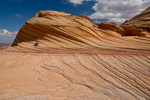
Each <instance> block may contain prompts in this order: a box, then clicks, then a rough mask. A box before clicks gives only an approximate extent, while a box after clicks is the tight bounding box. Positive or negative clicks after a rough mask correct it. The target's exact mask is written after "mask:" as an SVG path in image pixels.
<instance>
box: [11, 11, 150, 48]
mask: <svg viewBox="0 0 150 100" xmlns="http://www.w3.org/2000/svg"><path fill="white" fill-rule="evenodd" d="M130 35H131V36H144V37H145V35H143V34H142V35H141V30H137V29H135V30H134V28H125V27H120V26H117V25H116V24H114V23H107V22H105V23H104V22H102V23H101V24H99V28H98V27H97V24H94V23H93V22H92V21H91V20H90V19H89V18H88V17H87V16H85V15H80V16H73V15H71V14H68V13H64V12H57V11H40V12H38V13H37V14H36V15H35V16H34V17H33V18H31V19H30V20H28V21H27V22H26V23H25V24H24V25H23V26H22V28H21V29H20V31H19V32H18V34H17V36H16V38H15V40H14V42H13V43H12V46H13V48H12V49H22V48H24V49H25V48H26V49H33V50H37V49H39V48H40V49H41V48H43V49H48V48H72V49H75V48H112V49H113V48H114V49H115V48H122V49H126V48H129V49H146V50H147V49H150V47H149V42H150V39H149V38H144V39H143V37H123V36H130ZM37 38H40V44H39V46H38V48H36V47H34V46H33V45H34V43H35V40H36V39H37ZM137 41H138V43H137ZM143 43H144V44H143Z"/></svg>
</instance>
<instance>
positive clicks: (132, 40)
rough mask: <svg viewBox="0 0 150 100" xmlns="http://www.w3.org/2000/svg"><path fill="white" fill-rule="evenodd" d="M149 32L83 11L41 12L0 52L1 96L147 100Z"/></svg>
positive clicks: (149, 93)
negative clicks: (75, 13)
mask: <svg viewBox="0 0 150 100" xmlns="http://www.w3.org/2000/svg"><path fill="white" fill-rule="evenodd" d="M148 34H149V33H148V32H144V33H143V30H142V29H141V28H139V27H133V26H117V25H116V24H115V23H111V22H102V23H100V24H94V23H93V22H92V21H91V20H90V19H89V18H88V17H87V16H85V15H80V16H73V15H71V14H67V13H64V12H56V11H40V12H38V13H37V14H36V15H35V16H34V17H33V18H31V19H30V20H28V21H27V22H26V23H25V24H24V25H23V26H22V28H21V29H20V31H19V32H18V35H17V36H16V38H15V39H14V42H13V43H12V47H10V48H8V49H5V50H3V51H0V97H1V99H4V100H8V99H10V98H11V99H12V100H16V99H18V100H31V99H32V100H35V99H36V98H38V99H39V97H38V96H42V98H43V99H42V100H45V99H46V100H150V37H149V35H148ZM37 38H40V44H39V45H38V46H37V47H34V46H33V45H34V43H35V39H37ZM11 96H12V97H11ZM38 99H37V100H38ZM39 100H41V99H39Z"/></svg>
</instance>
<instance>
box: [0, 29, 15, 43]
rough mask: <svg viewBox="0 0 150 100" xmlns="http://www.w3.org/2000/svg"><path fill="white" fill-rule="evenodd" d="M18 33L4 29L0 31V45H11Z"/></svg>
mask: <svg viewBox="0 0 150 100" xmlns="http://www.w3.org/2000/svg"><path fill="white" fill-rule="evenodd" d="M17 33H18V31H14V32H9V31H8V30H6V29H3V30H1V29H0V43H8V44H11V43H12V42H13V40H14V38H15V37H16V35H17Z"/></svg>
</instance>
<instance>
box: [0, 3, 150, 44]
mask: <svg viewBox="0 0 150 100" xmlns="http://www.w3.org/2000/svg"><path fill="white" fill-rule="evenodd" d="M120 1H121V0H111V1H110V0H0V43H9V44H11V43H12V42H13V39H14V38H15V36H16V34H17V32H18V31H19V30H20V28H21V26H22V25H23V24H24V23H25V22H26V21H27V20H29V19H30V18H32V17H33V16H34V15H35V14H36V13H37V12H38V11H41V10H55V11H60V12H66V13H70V14H73V15H75V16H78V15H80V14H85V15H87V16H89V17H90V18H91V19H92V20H93V21H95V22H100V21H102V20H107V21H113V22H116V23H117V24H118V25H119V24H121V23H122V22H124V21H125V20H127V19H130V18H132V17H134V16H135V15H136V14H138V13H140V12H141V11H143V10H144V9H146V8H147V7H148V6H149V5H150V0H144V1H143V0H122V1H121V2H120Z"/></svg>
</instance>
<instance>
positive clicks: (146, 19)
mask: <svg viewBox="0 0 150 100" xmlns="http://www.w3.org/2000/svg"><path fill="white" fill-rule="evenodd" d="M121 26H133V27H139V28H142V29H143V30H145V31H148V32H150V7H148V8H147V9H146V10H144V11H143V12H141V13H140V14H138V15H136V16H135V17H134V18H132V19H130V20H127V21H126V22H124V23H123V24H122V25H121Z"/></svg>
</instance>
